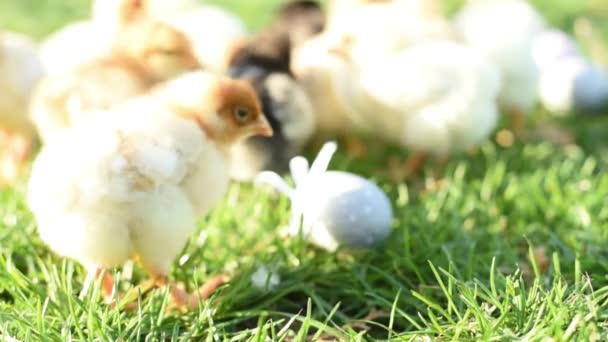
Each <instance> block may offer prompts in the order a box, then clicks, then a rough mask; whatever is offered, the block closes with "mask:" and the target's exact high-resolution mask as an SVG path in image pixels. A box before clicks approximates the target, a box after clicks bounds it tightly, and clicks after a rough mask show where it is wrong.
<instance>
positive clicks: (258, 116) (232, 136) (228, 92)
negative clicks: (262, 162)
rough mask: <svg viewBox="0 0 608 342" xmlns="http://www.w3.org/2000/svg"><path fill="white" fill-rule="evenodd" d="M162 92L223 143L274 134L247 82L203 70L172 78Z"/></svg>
mask: <svg viewBox="0 0 608 342" xmlns="http://www.w3.org/2000/svg"><path fill="white" fill-rule="evenodd" d="M161 91H162V92H163V93H164V96H165V98H166V99H167V101H168V102H169V106H170V107H172V109H173V110H174V111H175V112H177V113H178V114H179V115H181V116H182V117H185V118H188V119H192V120H194V121H195V122H196V123H197V124H198V125H199V126H200V127H201V129H202V130H203V131H204V132H205V134H206V135H207V136H208V137H209V138H210V139H212V140H214V141H215V142H217V143H219V144H225V145H232V144H234V143H236V142H239V141H241V140H243V139H246V138H249V137H251V136H254V135H261V136H266V137H270V136H272V134H273V130H272V127H271V126H270V123H269V122H268V120H267V119H266V116H265V115H264V113H263V112H262V106H261V104H260V100H259V98H258V96H257V95H256V93H255V91H254V89H253V87H252V86H251V84H250V83H248V82H246V81H241V80H235V79H231V78H228V77H218V76H215V75H213V74H211V73H208V72H204V71H200V72H192V73H189V74H187V75H184V76H182V77H180V78H178V79H176V80H174V81H171V82H170V83H169V84H168V85H167V86H166V87H165V89H164V90H161Z"/></svg>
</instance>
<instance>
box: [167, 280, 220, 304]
mask: <svg viewBox="0 0 608 342" xmlns="http://www.w3.org/2000/svg"><path fill="white" fill-rule="evenodd" d="M227 282H228V277H226V276H224V275H218V276H215V277H213V278H211V279H210V280H208V281H207V282H206V283H205V284H203V286H201V287H200V288H199V289H198V290H197V291H196V293H195V294H190V293H188V292H187V291H186V288H185V286H184V284H178V285H177V286H173V288H172V289H171V296H172V300H173V302H172V307H173V308H177V309H180V310H182V311H183V310H194V309H196V308H197V307H198V306H199V303H200V302H201V301H203V300H205V299H207V298H209V297H210V296H211V294H213V292H215V290H217V289H218V288H219V287H220V286H222V285H224V284H225V283H227Z"/></svg>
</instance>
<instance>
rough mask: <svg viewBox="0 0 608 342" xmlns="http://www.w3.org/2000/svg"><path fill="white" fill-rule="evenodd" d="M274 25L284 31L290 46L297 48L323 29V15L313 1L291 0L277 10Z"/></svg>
mask: <svg viewBox="0 0 608 342" xmlns="http://www.w3.org/2000/svg"><path fill="white" fill-rule="evenodd" d="M276 25H278V26H279V28H282V29H284V30H286V33H287V34H288V35H289V39H290V41H291V44H292V45H294V46H298V45H300V44H302V43H303V42H305V41H306V40H308V39H310V38H312V37H314V36H316V35H317V34H319V33H320V32H321V31H323V29H324V28H325V13H324V12H323V9H322V8H321V5H320V4H319V3H318V2H317V1H313V0H293V1H291V2H288V3H286V4H285V5H283V6H282V7H281V8H279V10H278V13H277V20H276Z"/></svg>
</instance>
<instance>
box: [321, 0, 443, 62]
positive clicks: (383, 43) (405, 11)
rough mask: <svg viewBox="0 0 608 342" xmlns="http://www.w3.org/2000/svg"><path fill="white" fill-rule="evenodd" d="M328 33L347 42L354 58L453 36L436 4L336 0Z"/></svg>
mask: <svg viewBox="0 0 608 342" xmlns="http://www.w3.org/2000/svg"><path fill="white" fill-rule="evenodd" d="M326 31H327V33H328V34H330V35H333V36H334V37H336V38H337V39H343V40H347V41H348V43H349V44H350V46H351V47H350V49H351V54H352V55H353V56H358V55H359V54H366V53H368V52H370V51H373V52H374V53H377V52H380V51H381V52H386V53H390V52H395V51H398V50H400V49H402V48H405V47H408V46H412V45H414V44H417V43H419V42H424V41H428V40H432V39H444V38H449V37H451V33H452V32H451V27H450V25H449V22H448V21H447V20H446V19H445V18H444V17H443V15H442V13H441V11H440V8H439V3H438V1H437V0H334V1H332V2H331V3H330V10H329V15H328V21H327V30H326Z"/></svg>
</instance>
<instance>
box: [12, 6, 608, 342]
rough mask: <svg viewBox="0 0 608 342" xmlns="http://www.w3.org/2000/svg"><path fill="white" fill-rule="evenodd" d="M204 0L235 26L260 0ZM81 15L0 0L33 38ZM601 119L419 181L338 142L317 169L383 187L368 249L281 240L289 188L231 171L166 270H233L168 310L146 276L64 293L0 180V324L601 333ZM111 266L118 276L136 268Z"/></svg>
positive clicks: (83, 336)
mask: <svg viewBox="0 0 608 342" xmlns="http://www.w3.org/2000/svg"><path fill="white" fill-rule="evenodd" d="M218 2H221V3H223V4H224V5H226V6H227V7H229V8H231V9H233V10H236V11H237V12H238V13H239V14H240V15H242V16H243V17H244V18H246V19H247V22H248V24H249V25H250V27H252V28H255V27H259V26H260V25H262V24H263V22H264V21H265V20H266V19H267V18H268V17H269V16H270V15H271V12H270V9H271V8H272V7H273V3H276V1H262V0H258V1H247V2H244V1H237V0H230V1H218ZM535 3H537V4H539V5H540V7H541V8H543V9H546V10H547V15H548V17H549V18H550V20H551V21H552V22H554V23H556V24H557V25H559V26H560V27H562V28H572V25H573V20H574V19H575V18H576V17H577V16H578V15H580V14H584V13H593V16H591V17H592V18H601V17H602V16H603V15H605V13H604V14H602V12H601V11H599V10H598V11H594V9H596V8H599V6H600V4H601V3H602V1H601V0H598V1H582V2H574V1H566V0H561V1H549V0H546V1H541V0H537V1H535ZM447 7H449V6H446V8H447ZM85 14H86V3H85V2H84V1H81V2H78V1H70V2H67V1H66V2H64V1H59V0H49V1H34V0H20V1H4V2H0V21H1V22H3V23H5V24H6V27H8V28H11V29H16V30H21V31H25V32H29V33H31V34H33V35H35V36H36V37H42V36H43V35H44V34H46V33H48V32H50V31H51V30H53V29H55V28H56V27H59V26H60V25H61V24H62V23H64V22H65V21H66V20H67V19H72V18H78V17H83V16H84V15H85ZM594 20H595V19H594ZM514 24H515V23H514ZM598 27H600V28H601V26H598ZM605 41H608V38H607V39H605ZM541 114H542V113H541V112H539V115H541ZM605 121H606V120H605V119H603V118H580V117H579V118H571V119H568V120H564V121H563V122H560V123H562V124H564V125H565V126H567V127H569V128H570V129H572V130H573V131H574V132H575V133H577V136H578V139H577V145H572V146H559V145H555V144H551V143H548V142H533V143H529V144H525V145H524V144H521V143H516V144H515V145H514V146H513V147H510V148H502V147H500V146H498V145H497V144H495V143H494V142H488V143H486V144H484V145H483V146H482V147H481V148H480V149H479V151H478V152H477V153H476V155H474V156H469V155H463V156H458V157H456V158H454V159H453V160H451V162H450V163H449V164H448V166H447V167H446V168H445V171H444V174H443V182H442V184H441V186H439V187H438V188H437V189H436V191H433V192H425V191H422V190H423V189H424V187H425V183H428V182H429V181H430V179H431V174H432V172H431V170H430V169H427V170H425V172H424V173H423V175H421V176H420V177H419V178H416V179H411V180H409V181H408V182H407V183H403V184H394V183H393V182H391V181H390V180H389V179H388V178H387V177H386V176H385V175H386V172H385V170H386V167H387V165H388V162H387V160H388V158H389V157H403V156H404V155H403V152H402V151H400V150H398V149H395V148H393V147H389V146H382V145H378V143H377V142H376V141H374V140H369V141H368V145H370V146H372V147H371V150H370V154H369V155H367V156H365V157H363V158H361V159H357V160H352V159H349V158H348V157H347V156H346V155H344V154H338V155H337V156H336V158H335V160H334V162H333V164H332V167H333V168H337V169H348V170H350V171H355V172H358V173H361V174H364V175H367V176H370V177H373V179H374V180H376V181H377V182H378V183H379V184H380V185H381V186H382V188H383V189H384V190H386V192H387V193H388V194H389V196H390V197H391V199H392V201H393V205H394V209H395V223H394V228H395V229H394V232H393V234H392V236H391V238H390V239H389V241H388V242H387V244H386V245H385V246H383V247H382V248H380V249H378V250H372V251H361V252H349V251H339V252H338V253H333V254H332V253H327V252H324V251H321V250H317V249H315V248H313V247H311V246H309V245H307V244H306V243H304V242H302V241H298V240H297V239H295V240H284V239H282V238H281V237H279V235H278V234H277V231H278V230H279V229H280V227H281V226H282V225H284V224H286V223H287V222H288V220H289V207H288V205H289V203H288V201H287V200H285V199H282V198H276V197H274V196H273V195H271V194H268V193H266V192H265V191H262V190H260V189H255V188H253V187H252V186H250V185H240V186H239V185H234V186H233V187H232V188H231V189H230V192H229V193H228V194H227V196H226V199H225V201H224V202H223V203H222V204H221V205H220V206H219V207H218V208H216V210H214V211H213V213H212V214H211V215H210V216H209V217H207V218H204V219H203V220H202V221H201V222H200V225H199V228H200V229H199V230H198V231H197V233H196V234H195V235H194V236H193V237H192V239H191V240H190V243H189V244H188V246H187V247H186V248H185V249H184V252H183V254H182V255H181V256H180V257H179V258H178V260H176V262H175V264H174V267H173V269H172V277H173V278H174V279H176V280H178V281H181V282H184V283H186V284H187V285H188V287H189V288H196V287H197V286H198V285H200V283H202V282H204V281H205V280H207V279H209V278H210V277H212V276H213V275H215V274H218V273H227V274H229V275H230V276H231V278H232V279H231V282H230V283H229V284H228V285H226V286H224V287H223V288H221V289H220V290H219V291H218V292H217V293H216V294H215V295H214V296H213V298H212V299H210V300H209V301H206V302H204V303H202V304H201V307H200V308H199V309H198V310H195V311H193V312H189V313H177V312H167V310H166V305H167V297H168V294H167V293H166V291H162V290H158V291H153V292H152V293H150V294H149V295H147V296H145V297H144V298H142V301H141V303H140V305H139V308H138V309H137V310H135V311H119V310H115V309H113V308H112V307H110V306H108V305H105V304H102V303H101V301H100V299H99V293H98V291H94V292H93V293H92V294H91V295H90V296H89V298H86V299H85V300H84V301H81V300H79V299H78V297H77V293H78V291H79V290H80V288H81V286H82V281H83V280H84V276H85V274H84V270H83V269H82V268H81V267H80V266H78V265H76V264H74V263H73V262H70V261H66V260H62V259H61V258H58V257H56V256H55V255H53V254H52V253H50V252H49V251H48V249H46V248H45V247H44V245H43V244H42V243H41V241H40V240H39V239H38V237H37V235H36V227H35V224H34V222H33V220H32V217H31V214H30V213H29V212H28V211H27V208H26V207H25V204H24V199H23V193H22V190H20V189H19V190H16V189H8V190H4V191H1V192H0V333H2V334H3V335H5V336H13V337H16V338H18V339H20V340H24V341H38V340H69V339H70V340H81V341H88V340H94V339H98V340H107V341H118V340H122V341H127V340H128V341H130V340H142V341H143V340H151V341H152V340H184V341H186V340H203V339H205V340H211V341H212V340H221V341H223V340H255V341H264V340H267V339H272V340H283V341H290V340H297V341H299V340H304V339H308V340H315V341H316V340H320V339H326V340H332V339H338V340H361V341H366V340H374V339H377V340H417V341H423V340H454V341H467V340H468V341H478V340H515V339H527V340H530V341H543V340H544V338H545V337H553V338H554V339H555V340H557V341H566V340H581V341H590V340H591V341H593V340H595V341H604V340H607V339H608V327H607V324H608V323H606V322H608V276H607V275H608V248H607V246H608V205H607V204H608V203H607V201H606V198H607V194H608V176H607V175H606V173H605V170H606V168H607V167H608V153H607V152H608V151H607V150H606V148H607V146H606V143H605V142H606V141H607V138H608V125H607V124H606V122H605ZM66 167H69V166H67V165H66ZM262 265H267V266H270V267H274V268H276V269H277V272H278V273H279V275H280V278H281V283H280V284H279V285H278V286H277V287H276V288H274V289H273V290H258V289H255V288H254V287H253V286H252V285H251V275H252V274H253V273H254V272H255V270H256V269H257V268H258V267H260V266H262ZM115 271H116V272H118V273H117V276H120V277H121V279H122V281H121V283H120V287H121V289H123V290H126V289H128V288H130V287H132V286H133V285H134V284H136V283H137V282H139V281H140V280H141V279H143V277H144V274H143V272H142V271H141V270H140V269H138V268H136V269H135V272H134V274H133V275H132V276H130V275H125V274H122V273H121V270H115ZM424 338H426V339H424Z"/></svg>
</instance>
